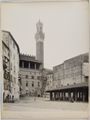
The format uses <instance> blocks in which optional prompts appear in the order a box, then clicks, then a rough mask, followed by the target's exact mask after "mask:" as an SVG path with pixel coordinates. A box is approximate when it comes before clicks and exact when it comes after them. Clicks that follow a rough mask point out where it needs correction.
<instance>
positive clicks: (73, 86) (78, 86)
mask: <svg viewBox="0 0 90 120" xmlns="http://www.w3.org/2000/svg"><path fill="white" fill-rule="evenodd" d="M88 86H89V85H88V83H79V84H74V85H69V86H62V87H60V88H55V89H53V88H52V89H50V90H47V91H46V92H52V91H60V90H66V89H73V88H81V87H88Z"/></svg>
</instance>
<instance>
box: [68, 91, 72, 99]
mask: <svg viewBox="0 0 90 120" xmlns="http://www.w3.org/2000/svg"><path fill="white" fill-rule="evenodd" d="M68 100H69V101H70V100H71V92H70V91H69V92H68Z"/></svg>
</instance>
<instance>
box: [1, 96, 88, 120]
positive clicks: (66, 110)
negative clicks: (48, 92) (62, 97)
mask: <svg viewBox="0 0 90 120" xmlns="http://www.w3.org/2000/svg"><path fill="white" fill-rule="evenodd" d="M87 118H88V103H76V102H74V103H70V102H60V101H49V100H45V99H41V98H36V100H35V99H34V98H28V97H27V98H24V99H22V100H20V101H19V102H16V103H8V104H4V105H3V112H2V120H87Z"/></svg>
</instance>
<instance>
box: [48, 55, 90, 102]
mask: <svg viewBox="0 0 90 120" xmlns="http://www.w3.org/2000/svg"><path fill="white" fill-rule="evenodd" d="M88 83H89V55H88V53H86V54H82V55H79V56H76V57H73V58H71V59H68V60H66V61H64V63H63V64H60V65H57V66H55V67H53V86H52V89H50V90H49V89H48V90H47V91H48V92H50V98H51V100H68V101H88Z"/></svg>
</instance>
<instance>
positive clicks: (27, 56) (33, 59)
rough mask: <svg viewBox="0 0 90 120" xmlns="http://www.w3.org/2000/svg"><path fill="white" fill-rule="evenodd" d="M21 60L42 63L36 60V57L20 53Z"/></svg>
mask: <svg viewBox="0 0 90 120" xmlns="http://www.w3.org/2000/svg"><path fill="white" fill-rule="evenodd" d="M20 60H25V61H32V62H37V63H40V64H41V62H40V61H38V60H36V58H35V56H31V55H27V54H22V53H20Z"/></svg>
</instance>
